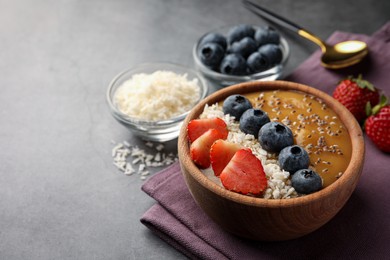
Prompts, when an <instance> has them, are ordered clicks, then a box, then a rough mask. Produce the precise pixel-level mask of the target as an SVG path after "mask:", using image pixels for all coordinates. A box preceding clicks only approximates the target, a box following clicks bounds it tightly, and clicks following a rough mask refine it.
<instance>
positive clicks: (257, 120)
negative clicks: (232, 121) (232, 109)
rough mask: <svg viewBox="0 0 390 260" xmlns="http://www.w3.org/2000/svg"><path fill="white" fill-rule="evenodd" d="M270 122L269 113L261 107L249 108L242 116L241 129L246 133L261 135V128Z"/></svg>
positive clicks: (255, 135)
mask: <svg viewBox="0 0 390 260" xmlns="http://www.w3.org/2000/svg"><path fill="white" fill-rule="evenodd" d="M268 122H270V119H269V117H268V114H267V113H266V112H264V111H263V110H261V109H253V108H250V109H247V110H246V111H245V112H244V113H243V114H242V115H241V118H240V130H241V131H242V132H244V133H246V134H251V135H253V136H254V137H255V138H256V139H257V137H258V136H259V130H260V128H261V127H262V126H263V125H265V124H266V123H268Z"/></svg>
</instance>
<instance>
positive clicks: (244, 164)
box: [220, 148, 267, 195]
mask: <svg viewBox="0 0 390 260" xmlns="http://www.w3.org/2000/svg"><path fill="white" fill-rule="evenodd" d="M220 178H221V182H222V184H223V186H224V187H225V188H226V189H228V190H230V191H234V192H238V193H242V194H252V195H260V194H261V193H262V192H263V191H264V190H265V188H266V187H267V178H266V176H265V173H264V169H263V166H262V164H261V161H260V160H259V159H258V158H257V157H256V156H255V155H254V154H253V153H252V151H251V150H250V149H247V148H245V149H241V150H238V151H237V152H236V153H235V154H234V156H233V158H232V159H231V160H230V162H229V163H228V165H226V167H225V169H223V171H222V173H221V175H220Z"/></svg>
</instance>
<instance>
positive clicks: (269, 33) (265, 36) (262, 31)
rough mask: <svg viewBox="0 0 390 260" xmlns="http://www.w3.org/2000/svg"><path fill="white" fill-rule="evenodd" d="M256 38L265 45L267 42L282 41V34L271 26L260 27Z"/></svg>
mask: <svg viewBox="0 0 390 260" xmlns="http://www.w3.org/2000/svg"><path fill="white" fill-rule="evenodd" d="M255 40H256V42H257V44H258V45H264V44H267V43H274V44H279V43H280V35H279V33H278V32H277V31H275V30H274V29H273V28H271V27H266V28H259V29H258V30H256V33H255Z"/></svg>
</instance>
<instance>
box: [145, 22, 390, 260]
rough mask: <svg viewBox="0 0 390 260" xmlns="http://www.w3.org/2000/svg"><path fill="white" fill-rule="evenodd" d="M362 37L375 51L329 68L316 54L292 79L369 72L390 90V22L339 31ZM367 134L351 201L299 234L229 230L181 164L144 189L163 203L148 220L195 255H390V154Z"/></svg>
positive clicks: (320, 84) (326, 79)
mask: <svg viewBox="0 0 390 260" xmlns="http://www.w3.org/2000/svg"><path fill="white" fill-rule="evenodd" d="M348 39H356V40H362V41H365V42H366V43H367V44H368V46H369V51H370V52H369V56H368V57H367V58H366V59H365V60H364V61H363V62H362V63H361V64H358V65H355V66H354V67H351V68H348V69H343V70H327V69H325V68H323V67H322V66H321V65H320V59H319V58H320V55H321V53H320V52H316V53H314V54H313V55H312V56H311V57H310V58H308V59H307V60H306V61H305V62H304V63H302V64H301V65H300V66H299V67H298V68H297V69H296V71H295V72H293V73H292V74H291V75H290V76H288V77H287V78H286V80H290V81H295V82H300V83H304V84H307V85H311V86H313V87H316V88H318V89H321V90H323V91H325V92H327V93H328V94H331V93H332V91H333V89H334V87H335V84H336V83H337V82H338V81H339V80H340V79H341V78H343V77H345V76H347V75H351V74H354V75H356V73H362V74H363V76H364V78H366V79H368V80H370V81H371V82H373V83H374V84H375V85H376V86H377V87H378V88H381V89H382V90H383V91H384V92H385V93H386V94H387V95H390V22H388V23H387V24H385V25H384V26H383V27H382V28H381V29H380V30H379V31H378V32H376V33H375V34H373V35H372V36H371V37H369V36H366V35H356V34H350V33H343V32H335V33H334V34H333V35H332V36H331V37H330V38H329V40H328V42H329V43H336V42H339V41H343V40H348ZM365 138H366V160H365V165H364V168H363V174H362V177H361V179H360V182H359V184H358V186H357V188H356V190H355V191H354V193H353V194H352V196H351V198H350V199H349V201H348V202H347V204H346V205H345V207H344V208H343V209H342V210H341V211H340V212H339V213H338V214H337V215H336V216H335V217H334V218H333V219H332V220H331V221H330V222H328V223H327V224H326V225H324V226H323V227H321V228H320V229H318V230H317V231H315V232H313V233H311V234H309V235H307V236H304V237H302V238H299V239H295V240H290V241H283V242H255V241H249V240H245V239H242V238H239V237H237V236H234V235H232V234H229V233H227V232H225V231H224V230H222V229H221V228H220V227H219V226H218V225H216V224H215V223H214V222H213V221H212V220H211V219H209V218H208V216H207V215H205V213H203V211H202V210H201V209H200V208H199V207H198V205H197V204H196V203H195V201H194V200H193V198H192V197H191V195H190V193H189V191H188V189H187V187H186V184H185V182H184V178H183V176H182V173H181V171H180V166H179V164H178V163H175V164H173V165H171V166H170V167H169V168H167V169H165V170H163V171H161V172H159V173H157V174H155V175H154V176H152V177H151V178H150V179H149V180H148V181H147V182H146V183H145V184H144V185H143V187H142V189H143V190H144V191H145V192H146V193H147V194H148V195H150V196H151V197H153V198H154V199H155V200H156V201H157V202H158V203H157V204H155V205H153V206H152V207H151V208H150V209H149V210H148V211H147V212H146V213H145V214H144V215H143V216H142V218H141V222H142V223H143V224H144V225H145V226H147V227H148V228H149V229H151V230H152V231H154V232H155V233H156V234H157V235H158V236H159V237H161V238H162V239H163V240H165V241H166V242H167V243H169V244H170V245H172V246H173V247H175V248H176V249H177V250H179V251H181V252H182V253H183V254H184V255H186V256H187V257H189V258H192V259H263V258H264V259H275V258H289V259H335V258H336V259H341V258H342V259H367V258H369V257H370V258H372V259H388V257H389V255H390V249H389V248H390V247H389V246H388V242H389V241H390V222H389V221H390V171H389V165H390V164H389V162H390V160H389V159H390V155H389V154H385V153H382V152H380V151H379V150H378V149H377V148H376V147H375V146H374V145H373V144H372V143H371V142H370V141H369V140H368V138H367V137H365Z"/></svg>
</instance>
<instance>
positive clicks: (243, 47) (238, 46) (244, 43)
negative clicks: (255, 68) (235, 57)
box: [228, 37, 257, 58]
mask: <svg viewBox="0 0 390 260" xmlns="http://www.w3.org/2000/svg"><path fill="white" fill-rule="evenodd" d="M256 50H257V44H256V42H255V40H253V39H252V38H250V37H245V38H242V39H241V40H239V41H236V42H233V44H232V45H231V46H230V48H229V50H228V51H229V52H230V53H238V54H241V56H243V57H244V58H247V57H248V56H249V55H250V54H251V53H253V52H255V51H256Z"/></svg>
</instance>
